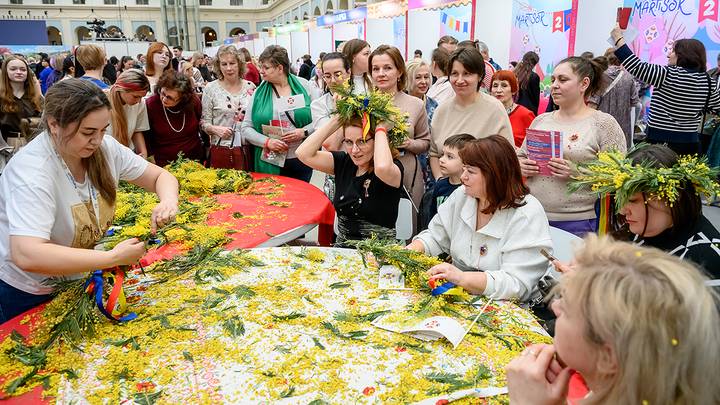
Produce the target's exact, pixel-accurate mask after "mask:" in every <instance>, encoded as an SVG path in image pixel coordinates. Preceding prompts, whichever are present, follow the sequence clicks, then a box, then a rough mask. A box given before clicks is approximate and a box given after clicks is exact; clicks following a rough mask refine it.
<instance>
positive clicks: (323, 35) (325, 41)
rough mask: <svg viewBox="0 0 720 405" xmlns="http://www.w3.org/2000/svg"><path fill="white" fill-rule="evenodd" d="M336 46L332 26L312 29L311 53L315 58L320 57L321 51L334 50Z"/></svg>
mask: <svg viewBox="0 0 720 405" xmlns="http://www.w3.org/2000/svg"><path fill="white" fill-rule="evenodd" d="M334 50H335V46H334V44H333V43H332V31H331V30H330V27H318V28H311V29H310V55H312V57H313V59H317V58H319V57H320V52H332V51H334Z"/></svg>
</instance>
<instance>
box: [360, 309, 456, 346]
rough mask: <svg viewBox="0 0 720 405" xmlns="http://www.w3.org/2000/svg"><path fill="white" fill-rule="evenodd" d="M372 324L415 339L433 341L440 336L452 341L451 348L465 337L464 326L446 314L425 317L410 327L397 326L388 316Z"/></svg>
mask: <svg viewBox="0 0 720 405" xmlns="http://www.w3.org/2000/svg"><path fill="white" fill-rule="evenodd" d="M372 325H373V326H375V327H378V328H381V329H385V330H389V331H391V332H397V333H403V334H406V335H410V336H412V337H414V338H416V339H420V340H424V341H433V340H438V339H441V338H445V339H447V340H448V341H449V342H450V343H452V345H453V348H455V347H457V345H459V344H460V342H462V340H463V338H464V337H465V328H463V326H462V325H461V324H460V322H458V321H456V320H454V319H452V318H449V317H447V316H433V317H430V318H425V319H423V320H421V321H420V322H417V323H416V324H414V325H412V326H411V327H409V328H408V327H405V328H403V327H399V326H398V325H397V324H395V323H393V322H392V321H390V318H389V317H388V316H384V317H381V318H378V319H376V320H375V321H373V322H372Z"/></svg>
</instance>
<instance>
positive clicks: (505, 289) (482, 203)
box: [408, 135, 552, 302]
mask: <svg viewBox="0 0 720 405" xmlns="http://www.w3.org/2000/svg"><path fill="white" fill-rule="evenodd" d="M460 157H461V159H462V161H463V163H464V168H463V174H462V176H461V180H462V183H463V187H460V188H458V189H457V190H455V192H453V193H452V194H451V195H450V197H449V198H448V199H447V200H445V202H443V204H442V205H440V207H438V213H437V215H435V217H434V218H433V219H432V221H431V222H430V225H429V226H428V229H427V230H425V231H423V232H421V233H420V234H419V235H418V236H417V237H416V238H415V240H413V242H412V243H410V244H409V245H408V249H413V250H417V251H420V252H424V253H427V254H430V255H433V256H437V255H439V254H440V253H448V254H450V256H451V257H452V259H453V261H452V264H449V263H443V264H439V265H437V266H434V267H433V268H431V269H430V274H431V279H444V280H447V281H449V282H452V283H454V284H456V285H458V286H460V287H463V288H464V289H466V290H467V291H469V292H470V293H472V294H482V295H485V296H488V297H490V298H494V299H518V300H520V301H524V302H527V301H530V300H531V299H534V298H536V296H538V295H539V292H538V291H537V288H536V286H537V283H538V281H539V280H540V277H542V275H543V274H544V273H545V271H546V270H547V267H548V262H547V260H546V259H545V258H544V257H543V256H542V254H541V253H540V249H545V250H547V251H550V250H551V247H552V242H551V239H550V233H549V229H548V220H547V217H546V216H545V212H544V211H543V208H542V206H541V205H540V203H539V202H538V200H537V199H535V197H533V196H532V195H530V194H529V190H528V188H527V187H526V186H525V185H524V184H523V181H522V175H521V173H520V164H519V162H518V158H517V157H516V156H515V148H514V147H513V146H512V145H511V144H510V142H508V141H507V140H506V139H505V138H504V137H502V136H500V135H492V136H490V137H487V138H481V139H476V140H474V141H472V142H470V143H468V144H466V145H465V146H464V147H463V149H462V150H460Z"/></svg>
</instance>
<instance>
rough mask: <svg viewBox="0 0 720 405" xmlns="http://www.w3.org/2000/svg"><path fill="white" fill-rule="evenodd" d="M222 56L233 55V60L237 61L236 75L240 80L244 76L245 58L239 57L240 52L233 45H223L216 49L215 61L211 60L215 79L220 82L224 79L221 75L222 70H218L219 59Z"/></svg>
mask: <svg viewBox="0 0 720 405" xmlns="http://www.w3.org/2000/svg"><path fill="white" fill-rule="evenodd" d="M224 55H233V56H234V57H235V60H237V63H238V69H239V72H238V75H239V77H240V79H242V78H243V76H245V56H244V55H240V51H238V49H237V48H235V46H234V45H223V46H221V47H220V48H219V49H218V51H217V54H216V55H215V59H213V73H215V75H216V76H217V78H218V79H220V80H222V79H224V78H225V77H224V76H223V74H222V70H220V57H221V56H224Z"/></svg>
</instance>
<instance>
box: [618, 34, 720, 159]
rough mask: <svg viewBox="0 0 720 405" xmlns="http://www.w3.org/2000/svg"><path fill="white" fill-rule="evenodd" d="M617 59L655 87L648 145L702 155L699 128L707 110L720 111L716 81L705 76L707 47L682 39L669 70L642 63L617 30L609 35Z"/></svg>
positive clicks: (674, 52) (674, 45)
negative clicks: (662, 144)
mask: <svg viewBox="0 0 720 405" xmlns="http://www.w3.org/2000/svg"><path fill="white" fill-rule="evenodd" d="M610 35H611V36H612V39H613V40H614V41H615V47H616V49H615V56H617V57H618V59H620V62H622V65H623V67H625V69H626V70H627V71H628V72H630V73H631V74H632V75H633V76H635V77H636V78H638V79H640V80H642V81H644V82H646V83H648V84H650V85H652V86H653V87H654V91H653V96H652V99H651V100H650V121H649V122H648V129H647V142H649V143H665V144H667V145H668V146H669V147H670V149H672V150H674V151H675V152H676V153H678V154H680V155H685V154H695V153H699V152H700V140H699V138H698V127H699V126H700V122H701V121H702V117H703V113H704V110H705V109H706V108H710V109H718V108H720V93H718V91H717V89H716V81H715V80H713V79H711V78H710V76H709V75H708V74H707V73H706V69H707V62H706V56H705V46H704V45H703V44H702V42H700V41H698V40H696V39H680V40H677V41H675V43H674V44H673V50H672V51H670V54H669V55H668V66H660V65H653V64H650V63H647V62H643V61H641V60H640V59H639V58H638V57H637V56H635V55H634V54H633V52H632V50H630V48H629V47H628V46H627V44H626V43H625V39H624V38H623V34H622V31H621V30H620V27H619V26H617V25H616V26H615V28H613V30H612V32H611V33H610Z"/></svg>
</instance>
